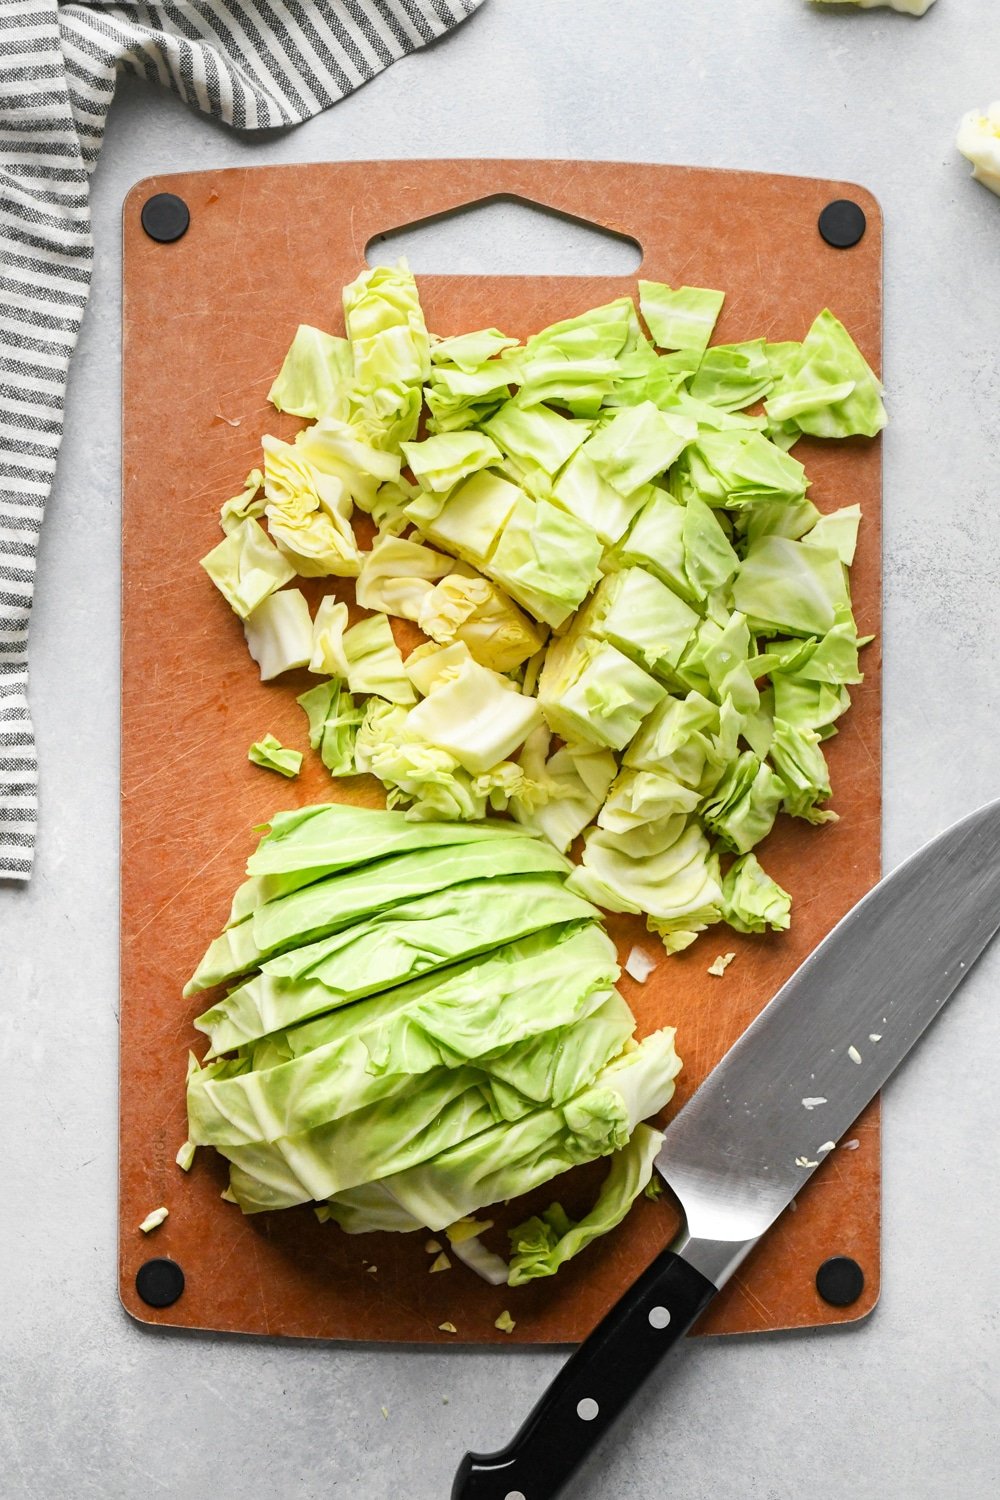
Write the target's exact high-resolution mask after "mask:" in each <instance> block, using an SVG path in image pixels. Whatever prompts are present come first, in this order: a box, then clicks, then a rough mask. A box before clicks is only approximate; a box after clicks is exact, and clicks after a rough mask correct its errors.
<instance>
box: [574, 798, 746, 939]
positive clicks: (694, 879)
mask: <svg viewBox="0 0 1000 1500" xmlns="http://www.w3.org/2000/svg"><path fill="white" fill-rule="evenodd" d="M567 883H568V885H569V886H570V889H571V890H574V891H576V892H577V893H578V894H579V895H581V896H583V897H585V899H586V900H588V901H593V902H594V903H595V905H597V906H603V907H605V908H606V909H607V910H608V911H631V912H645V913H646V915H647V918H648V919H649V925H650V927H651V928H652V929H653V930H655V931H656V932H658V933H659V934H660V936H661V937H662V936H664V935H665V934H669V933H671V932H682V933H684V934H693V933H694V932H697V931H700V930H701V929H703V928H704V927H706V926H708V925H709V924H710V923H712V922H718V921H719V920H720V918H721V911H720V903H721V900H722V890H721V884H720V876H719V860H718V856H717V855H715V854H713V853H712V851H711V849H710V848H709V844H708V840H707V839H706V837H705V835H704V833H703V832H702V830H701V829H700V828H699V827H698V825H697V823H695V822H693V821H689V820H688V819H687V818H685V817H684V815H683V814H677V815H676V816H674V817H670V818H664V819H662V820H661V821H660V822H657V823H645V824H643V825H642V826H641V827H638V828H633V829H631V830H630V831H629V832H628V833H623V834H618V833H609V832H608V831H607V830H605V829H603V828H591V829H589V830H588V832H587V833H586V834H585V835H584V850H583V863H582V864H581V865H578V866H577V867H576V869H574V870H573V872H572V874H571V875H570V877H569V881H568V882H567ZM688 940H689V941H690V940H691V939H690V938H689V939H688ZM668 951H669V950H668Z"/></svg>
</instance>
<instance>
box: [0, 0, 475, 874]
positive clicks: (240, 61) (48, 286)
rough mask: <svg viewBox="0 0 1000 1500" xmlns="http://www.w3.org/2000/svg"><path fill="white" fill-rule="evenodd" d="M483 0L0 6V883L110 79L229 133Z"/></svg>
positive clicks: (408, 46)
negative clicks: (164, 91)
mask: <svg viewBox="0 0 1000 1500" xmlns="http://www.w3.org/2000/svg"><path fill="white" fill-rule="evenodd" d="M481 3H482V0H314V3H308V0H303V3H295V0H293V3H280V0H189V3H176V4H152V5H119V4H105V3H101V0H90V3H81V4H62V3H57V0H0V878H7V879H14V880H27V879H28V877H29V876H30V874H31V867H32V857H33V853H34V843H35V827H36V819H37V811H38V771H37V761H36V757H35V745H34V737H33V734H32V728H31V716H30V712H29V708H28V698H27V687H28V658H27V646H28V619H29V615H30V611H31V596H32V587H33V583H34V576H35V553H36V548H37V544H38V537H39V531H40V529H41V524H42V516H43V513H44V510H45V501H46V497H47V496H48V493H49V488H50V485H51V483H52V476H53V473H54V471H55V466H56V455H57V453H58V451H59V443H60V440H61V438H62V421H63V397H64V392H65V382H66V371H67V367H68V364H69V359H70V355H71V354H72V352H73V346H74V344H75V342H76V336H77V333H78V331H79V328H80V322H81V319H82V318H83V311H84V307H85V306H86V302H87V290H88V286H89V282H90V271H91V264H92V261H93V255H94V250H93V243H92V240H91V232H90V210H89V205H88V192H87V182H88V176H89V174H90V172H91V171H92V170H93V168H94V166H95V164H96V162H97V158H98V155H99V154H100V149H101V139H102V136H103V133H104V122H105V119H106V117H107V113H108V109H109V108H110V105H111V100H112V98H113V96H114V91H115V80H116V77H117V75H118V73H119V72H120V71H121V70H122V69H125V70H127V71H129V72H132V73H138V74H141V75H142V76H143V77H145V78H148V79H149V80H150V81H151V82H153V83H159V84H164V85H166V86H167V87H168V88H172V89H174V90H176V92H177V93H178V94H180V96H181V98H182V99H184V100H186V101H187V102H188V103H189V104H193V105H195V106H196V107H197V108H198V109H200V110H204V111H205V112H206V113H207V114H212V115H216V116H217V117H218V118H219V119H221V120H224V121H225V122H226V123H227V124H230V125H233V126H235V127H236V128H237V129H245V130H260V129H267V128H271V127H274V126H281V125H293V124H297V123H299V122H300V121H302V120H305V119H308V118H309V116H311V115H314V114H317V113H318V112H319V111H320V110H322V109H325V108H326V107H327V106H328V105H330V104H333V103H335V101H336V100H338V99H342V98H343V97H344V95H345V94H349V93H351V91H352V90H353V89H355V88H357V87H358V85H359V84H362V83H365V82H366V81H367V80H368V79H369V78H371V77H373V76H374V74H376V73H378V72H380V71H381V70H382V69H383V68H385V67H388V65H389V64H390V63H392V62H395V61H396V59H397V58H400V57H402V56H404V55H405V54H406V53H408V52H412V51H413V50H414V49H415V48H417V47H422V46H424V45H425V43H427V42H430V41H433V40H434V39H435V38H436V37H439V36H441V35H442V34H443V33H444V32H446V31H448V30H450V29H451V27H453V26H455V25H457V24H458V23H459V22H460V21H463V20H464V19H465V18H466V16H468V15H470V14H471V13H472V12H473V11H474V10H475V9H476V8H477V7H478V6H479V5H480V4H481Z"/></svg>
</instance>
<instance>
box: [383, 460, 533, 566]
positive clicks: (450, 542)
mask: <svg viewBox="0 0 1000 1500" xmlns="http://www.w3.org/2000/svg"><path fill="white" fill-rule="evenodd" d="M523 498H524V496H523V494H522V491H521V490H520V489H519V488H518V486H517V485H516V484H511V483H510V482H509V480H506V479H501V477H500V475H499V474H494V473H492V472H491V471H490V470H481V471H480V472H479V473H478V474H473V475H472V476H471V478H469V479H467V480H465V481H464V482H463V483H462V484H460V485H458V486H457V487H456V488H455V489H454V490H452V491H451V493H450V494H448V495H446V496H437V495H422V496H420V498H419V499H417V500H415V501H413V502H412V503H411V504H409V505H408V506H407V507H406V512H407V515H408V516H409V517H410V520H411V521H412V522H413V524H414V525H415V526H416V527H417V529H418V530H419V531H421V532H423V534H424V535H425V536H427V537H429V538H430V540H431V541H432V542H437V543H438V545H439V546H442V547H447V549H448V550H449V551H450V552H454V553H456V554H457V556H459V557H463V558H465V560H466V561H467V562H471V563H473V564H474V565H476V566H479V567H481V566H482V565H483V564H484V563H486V562H487V561H488V559H489V558H490V557H491V556H492V555H493V552H494V550H495V548H496V545H497V542H498V541H499V539H500V535H501V532H502V531H503V529H504V527H505V525H506V524H507V520H508V518H509V517H510V515H511V514H512V512H513V511H514V508H515V507H516V506H517V505H518V503H519V502H520V501H521V500H522V499H523Z"/></svg>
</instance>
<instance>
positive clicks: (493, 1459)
mask: <svg viewBox="0 0 1000 1500" xmlns="http://www.w3.org/2000/svg"><path fill="white" fill-rule="evenodd" d="M715 1293H716V1288H715V1287H714V1286H713V1285H712V1283H711V1282H710V1281H708V1280H706V1278H705V1277H704V1276H703V1275H702V1274H701V1272H700V1271H696V1270H695V1269H694V1267H693V1266H690V1265H688V1263H687V1262H686V1261H685V1260H683V1259H682V1258H681V1256H679V1255H677V1254H675V1252H674V1251H673V1250H664V1251H663V1252H662V1253H661V1254H660V1255H659V1256H658V1257H657V1258H656V1260H654V1261H653V1263H652V1265H651V1266H649V1267H648V1268H647V1270H646V1271H644V1272H643V1274H642V1275H641V1276H640V1277H639V1279H638V1281H636V1282H635V1283H634V1285H633V1286H631V1287H630V1288H629V1290H628V1291H627V1292H626V1294H625V1296H624V1297H623V1298H622V1299H621V1301H620V1302H618V1303H616V1305H615V1306H614V1307H613V1308H612V1309H611V1311H610V1312H609V1313H608V1314H607V1316H606V1317H605V1318H604V1320H603V1321H602V1322H601V1323H599V1324H598V1326H597V1327H596V1328H595V1329H594V1332H593V1333H592V1334H591V1335H590V1337H589V1338H588V1339H587V1340H586V1341H585V1342H584V1343H583V1344H581V1345H580V1348H579V1349H578V1350H577V1351H576V1353H575V1354H574V1355H573V1356H572V1358H571V1359H570V1360H569V1361H568V1362H567V1363H566V1364H565V1365H564V1366H563V1368H562V1370H561V1371H560V1372H559V1374H558V1375H557V1376H556V1378H555V1380H554V1381H553V1383H552V1385H551V1386H550V1387H549V1388H548V1390H547V1391H546V1392H545V1394H544V1396H543V1397H542V1399H541V1400H540V1401H539V1403H538V1405H537V1406H536V1407H535V1409H534V1411H533V1412H532V1413H531V1415H530V1416H529V1418H528V1420H527V1421H526V1422H525V1424H524V1426H523V1427H522V1428H521V1430H520V1432H519V1433H518V1434H517V1436H516V1437H515V1438H514V1440H513V1442H511V1443H510V1444H509V1445H508V1447H506V1448H504V1449H503V1450H502V1451H501V1452H499V1453H491V1454H478V1453H467V1454H466V1455H465V1458H464V1459H463V1460H462V1463H461V1465H460V1466H459V1470H458V1473H457V1475H456V1476H455V1483H454V1486H453V1488H452V1492H451V1495H452V1500H554V1497H555V1496H556V1495H558V1494H560V1493H561V1491H562V1489H563V1486H564V1485H565V1484H566V1482H567V1481H568V1480H569V1478H570V1477H571V1475H572V1474H573V1472H574V1471H575V1470H576V1468H577V1467H578V1466H579V1465H580V1464H581V1463H582V1462H583V1460H584V1459H585V1458H586V1457H587V1455H588V1454H589V1453H590V1451H591V1450H592V1449H593V1448H594V1447H595V1445H596V1444H597V1442H598V1440H599V1439H600V1438H601V1436H602V1434H603V1433H605V1432H606V1431H607V1430H608V1428H609V1427H610V1426H611V1424H612V1422H613V1421H614V1420H615V1418H616V1417H617V1416H618V1415H619V1413H620V1412H621V1411H622V1410H623V1409H624V1407H625V1406H627V1404H628V1402H629V1401H630V1400H631V1399H632V1397H633V1396H634V1395H635V1393H636V1391H637V1390H638V1389H639V1387H640V1386H641V1385H642V1383H643V1382H644V1381H645V1380H646V1379H647V1378H648V1376H649V1375H650V1374H651V1373H652V1371H653V1370H654V1369H655V1368H656V1366H657V1365H658V1364H659V1362H660V1360H661V1359H662V1358H663V1356H664V1355H665V1354H666V1352H667V1350H668V1349H670V1348H672V1347H673V1345H674V1344H676V1343H677V1342H678V1341H679V1340H680V1339H681V1338H682V1337H683V1335H684V1334H685V1332H686V1331H687V1329H688V1328H690V1326H691V1324H692V1323H693V1322H694V1321H695V1319H696V1318H697V1316H698V1314H699V1313H700V1312H701V1311H702V1310H703V1308H705V1307H706V1306H707V1305H708V1303H709V1302H710V1301H711V1300H712V1298H713V1297H714V1296H715Z"/></svg>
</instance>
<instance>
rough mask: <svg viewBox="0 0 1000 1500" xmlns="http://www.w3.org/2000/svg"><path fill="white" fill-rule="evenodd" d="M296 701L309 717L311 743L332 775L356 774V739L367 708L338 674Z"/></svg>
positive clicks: (303, 694)
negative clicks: (356, 700)
mask: <svg viewBox="0 0 1000 1500" xmlns="http://www.w3.org/2000/svg"><path fill="white" fill-rule="evenodd" d="M296 702H297V703H298V704H299V705H300V707H301V708H302V709H303V710H304V712H305V715H306V717H307V718H308V720H309V744H310V746H311V747H312V749H313V750H318V751H319V757H320V760H321V761H322V762H323V764H324V766H326V768H327V770H328V771H329V772H330V774H331V776H353V775H354V774H355V771H356V766H355V764H354V742H355V740H356V739H357V734H358V728H359V726H360V724H361V721H362V719H363V718H364V710H363V709H362V708H359V707H358V706H357V705H356V704H355V702H354V699H353V698H352V697H351V695H350V693H348V692H347V691H346V689H345V687H344V684H343V683H342V682H341V681H340V680H339V679H338V678H336V677H331V678H330V680H329V681H328V682H321V683H320V684H319V686H318V687H314V688H310V689H309V691H308V692H306V693H302V694H301V696H300V697H299V698H297V699H296Z"/></svg>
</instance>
